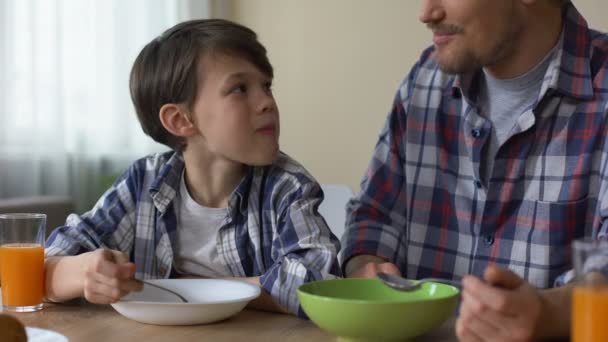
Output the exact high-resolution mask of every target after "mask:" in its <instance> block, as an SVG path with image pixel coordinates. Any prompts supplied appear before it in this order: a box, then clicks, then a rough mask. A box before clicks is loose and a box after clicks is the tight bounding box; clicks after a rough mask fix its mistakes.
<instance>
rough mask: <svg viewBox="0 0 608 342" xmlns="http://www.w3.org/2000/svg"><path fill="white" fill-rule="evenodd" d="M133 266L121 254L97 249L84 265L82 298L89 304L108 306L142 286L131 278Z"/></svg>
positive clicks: (139, 289) (91, 253) (133, 271)
mask: <svg viewBox="0 0 608 342" xmlns="http://www.w3.org/2000/svg"><path fill="white" fill-rule="evenodd" d="M134 274H135V264H134V263H132V262H129V258H128V257H127V256H126V255H125V254H124V253H122V252H119V251H114V250H109V249H103V248H101V249H98V250H96V251H93V252H90V254H89V255H88V256H87V262H86V264H85V277H84V298H86V299H87V300H88V301H89V302H91V303H96V304H110V303H114V302H116V301H118V300H119V299H120V298H122V297H123V296H125V295H127V294H128V293H129V292H131V291H141V290H142V288H143V284H142V283H141V282H140V281H137V280H135V279H134V278H133V276H134Z"/></svg>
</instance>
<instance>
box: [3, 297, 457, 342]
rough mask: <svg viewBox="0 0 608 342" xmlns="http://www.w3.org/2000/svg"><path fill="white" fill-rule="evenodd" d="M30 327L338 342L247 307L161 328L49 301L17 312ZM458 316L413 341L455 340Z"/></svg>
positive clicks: (123, 337) (309, 326)
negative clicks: (220, 317) (207, 320)
mask: <svg viewBox="0 0 608 342" xmlns="http://www.w3.org/2000/svg"><path fill="white" fill-rule="evenodd" d="M12 315H14V316H15V317H17V318H18V319H19V320H20V321H21V322H23V324H25V325H27V326H33V327H39V328H45V329H50V330H55V331H58V332H60V333H62V334H64V335H65V336H67V337H68V338H69V339H70V341H71V342H79V341H87V342H96V341H111V342H121V341H136V342H154V341H170V342H180V341H201V340H203V339H204V340H205V341H247V342H254V341H264V342H267V341H286V342H289V341H314V342H324V341H332V342H333V341H335V340H336V337H335V336H332V335H330V334H328V333H326V332H324V331H323V330H321V329H319V328H318V327H317V326H316V325H314V323H312V322H310V321H307V320H303V319H299V318H297V317H294V316H290V315H283V314H275V313H267V312H262V311H253V310H244V311H242V312H241V313H239V314H238V315H236V316H234V317H232V318H230V319H227V320H225V321H222V322H218V323H214V324H207V325H194V326H157V325H148V324H143V323H138V322H135V321H132V320H130V319H127V318H125V317H123V316H122V315H120V314H119V313H118V312H116V311H114V309H112V307H111V306H109V305H94V304H89V303H87V302H85V301H84V300H75V301H72V302H69V303H66V304H45V308H44V309H43V310H41V311H38V312H33V313H14V314H12ZM454 321H455V318H450V319H449V320H448V321H446V322H445V323H444V324H443V325H442V326H441V327H440V328H439V329H437V330H435V331H433V332H431V333H429V334H427V335H425V336H423V337H420V338H418V339H416V340H415V341H437V342H442V341H456V338H455V335H454Z"/></svg>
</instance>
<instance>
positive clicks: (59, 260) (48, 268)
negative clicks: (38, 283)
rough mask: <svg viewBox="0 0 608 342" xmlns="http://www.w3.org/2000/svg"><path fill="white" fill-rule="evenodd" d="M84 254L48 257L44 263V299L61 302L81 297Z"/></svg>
mask: <svg viewBox="0 0 608 342" xmlns="http://www.w3.org/2000/svg"><path fill="white" fill-rule="evenodd" d="M85 258H86V253H85V254H81V255H76V256H60V257H48V258H46V260H45V261H44V269H45V273H46V275H45V287H46V298H47V299H48V300H50V301H53V302H63V301H66V300H70V299H73V298H77V297H81V296H82V295H83V291H84V290H83V288H84V272H85V269H84V266H83V265H84V264H85V263H84V262H83V260H84V259H85Z"/></svg>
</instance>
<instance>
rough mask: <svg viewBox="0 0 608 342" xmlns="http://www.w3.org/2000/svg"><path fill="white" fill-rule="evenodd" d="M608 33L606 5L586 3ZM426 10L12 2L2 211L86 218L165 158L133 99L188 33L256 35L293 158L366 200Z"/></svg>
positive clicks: (320, 3) (0, 12)
mask: <svg viewBox="0 0 608 342" xmlns="http://www.w3.org/2000/svg"><path fill="white" fill-rule="evenodd" d="M574 3H575V5H576V6H577V8H578V9H579V10H580V11H581V12H582V13H583V15H584V16H586V18H587V20H588V21H589V24H590V25H591V26H592V27H595V28H597V29H600V30H602V31H606V30H608V19H607V17H606V15H605V14H606V13H608V1H606V0H575V1H574ZM420 4H421V0H415V1H412V0H382V1H377V0H306V1H302V0H300V1H298V0H104V1H101V0H0V82H1V84H2V85H3V87H2V91H1V92H0V200H2V199H10V198H18V197H24V196H38V195H53V196H65V197H69V198H71V199H72V200H73V203H74V205H75V207H76V210H77V211H78V212H82V211H84V210H86V209H88V208H90V206H91V205H92V204H93V203H94V202H95V201H96V199H97V198H98V196H99V195H100V194H101V192H102V191H103V190H104V189H105V188H107V186H109V184H111V182H112V181H113V180H114V178H115V177H116V175H117V174H119V173H121V172H122V171H123V170H124V169H125V168H126V167H127V166H128V165H129V164H130V163H131V162H132V161H133V160H135V159H137V158H140V157H142V156H144V155H145V154H147V153H151V152H156V151H165V150H167V148H165V147H164V146H162V145H157V144H155V143H153V142H152V140H151V139H150V138H148V137H147V136H145V135H144V134H143V133H142V131H141V129H140V127H139V123H138V122H137V119H136V117H135V114H134V110H133V106H132V104H131V101H130V98H129V91H128V75H129V70H130V68H131V64H132V63H133V60H134V59H135V56H136V55H137V53H138V52H139V50H140V49H141V48H142V47H143V46H144V45H145V44H146V43H147V42H148V41H150V40H151V39H152V38H154V37H156V36H157V35H159V34H160V33H161V32H162V31H164V30H165V29H167V28H169V27H170V26H172V25H174V24H175V23H177V22H180V21H183V20H187V19H191V18H208V17H220V18H226V19H231V20H235V21H237V22H240V23H242V24H245V25H247V26H249V27H251V28H252V29H253V30H255V31H256V32H257V33H258V35H259V38H260V41H261V42H262V43H263V44H264V45H265V46H266V48H267V49H268V51H269V57H270V61H271V63H272V64H273V65H274V67H275V75H276V77H275V82H274V92H275V97H276V99H277V102H278V104H279V108H280V112H281V149H282V150H283V151H285V152H286V153H288V154H290V155H291V156H292V157H294V158H295V159H297V160H298V161H300V162H301V163H303V164H304V166H306V167H307V168H308V170H309V171H310V172H311V173H312V174H313V175H314V176H315V177H316V178H317V180H318V181H319V182H321V183H341V184H346V185H348V186H349V187H351V188H352V189H353V190H354V191H357V190H358V184H359V180H360V178H361V176H362V175H363V173H364V171H365V168H366V166H367V163H368V161H369V158H370V156H371V153H372V150H373V147H374V144H375V143H376V139H377V137H378V133H379V131H380V129H381V127H382V125H383V122H384V119H385V117H386V114H387V113H388V110H389V108H390V105H391V101H392V98H393V96H394V92H395V90H396V87H397V86H398V84H399V82H400V81H401V79H402V78H403V77H404V76H405V75H406V73H407V72H408V71H409V69H410V68H411V66H412V65H413V63H414V62H415V61H416V59H417V58H418V56H419V54H420V52H421V51H422V49H424V48H425V47H427V46H428V45H429V44H430V40H431V35H430V33H429V32H428V30H427V29H426V28H425V26H424V25H422V24H420V23H419V22H418V19H417V13H418V9H419V6H420Z"/></svg>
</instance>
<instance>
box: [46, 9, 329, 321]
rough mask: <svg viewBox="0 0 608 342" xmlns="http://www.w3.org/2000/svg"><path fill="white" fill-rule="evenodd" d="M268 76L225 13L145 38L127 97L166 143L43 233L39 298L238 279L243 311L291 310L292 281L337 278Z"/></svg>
mask: <svg viewBox="0 0 608 342" xmlns="http://www.w3.org/2000/svg"><path fill="white" fill-rule="evenodd" d="M272 77H273V69H272V66H271V65H270V63H269V61H268V59H267V56H266V50H265V48H264V47H263V46H262V45H261V44H260V43H259V42H258V41H257V37H256V34H255V33H254V32H253V31H251V30H250V29H248V28H246V27H243V26H241V25H238V24H235V23H232V22H229V21H225V20H218V19H213V20H193V21H188V22H184V23H181V24H178V25H176V26H174V27H173V28H171V29H169V30H167V31H166V32H164V33H163V34H162V35H161V36H160V37H158V38H156V39H154V40H153V41H151V42H150V43H149V44H148V45H146V46H145V47H144V48H143V50H142V51H141V52H140V54H139V56H138V57H137V59H136V60H135V63H134V65H133V69H132V71H131V77H130V89H131V97H132V100H133V103H134V105H135V109H136V111H137V115H138V118H139V121H140V123H141V126H142V128H143V130H144V132H145V133H146V134H148V135H149V136H150V137H152V138H153V139H154V140H156V141H157V142H160V143H163V144H165V145H167V146H169V147H171V148H172V149H173V150H174V151H172V152H169V153H165V154H156V155H152V156H148V157H146V158H143V159H140V160H138V161H136V162H135V163H134V164H133V165H132V166H131V167H130V169H129V170H128V171H126V172H125V174H123V175H122V176H121V177H120V178H119V179H118V180H117V181H116V183H115V184H114V185H113V186H112V187H111V188H110V189H109V190H107V191H106V193H105V194H104V195H103V196H102V198H101V199H100V200H99V201H98V203H97V204H96V205H95V207H94V208H93V209H92V210H91V211H89V212H87V213H85V214H83V215H82V216H77V215H70V216H69V217H68V219H67V222H66V225H65V226H63V227H60V228H58V229H56V230H55V231H54V232H53V234H52V235H51V236H50V237H49V239H48V241H47V246H46V255H47V259H46V262H45V266H46V272H47V273H46V294H47V298H48V299H49V300H52V301H64V300H68V299H71V298H75V297H79V296H84V297H85V298H86V299H87V300H89V301H91V302H94V303H112V302H114V301H117V300H118V299H120V298H121V297H122V296H124V295H126V294H127V293H129V292H131V291H138V290H140V289H141V288H142V284H141V282H139V281H138V280H137V279H148V278H169V277H179V276H196V277H210V278H237V279H243V280H246V281H249V282H251V283H254V284H257V285H259V286H261V287H262V289H263V291H262V296H261V297H260V298H259V299H258V300H257V301H254V302H253V303H252V306H253V307H258V308H261V309H267V310H275V311H283V310H287V311H289V312H291V313H295V314H299V315H302V312H301V310H300V308H299V304H298V301H297V297H296V289H297V288H298V286H299V285H301V284H302V283H304V282H308V281H313V280H320V279H324V278H331V277H333V275H339V269H338V267H337V263H336V253H337V251H338V249H339V242H338V241H337V239H336V238H335V237H334V236H333V235H332V234H331V232H330V231H329V228H328V227H327V224H326V223H325V221H324V219H323V218H322V217H321V216H320V215H319V214H318V212H317V207H318V205H319V203H320V202H321V201H322V198H323V195H322V192H321V190H320V187H319V185H318V184H317V183H316V181H315V180H314V179H313V178H312V177H311V176H310V175H309V174H308V173H307V172H306V170H305V169H304V168H303V167H302V166H300V165H299V164H298V163H296V162H295V161H293V160H292V159H291V158H289V157H288V156H287V155H285V154H283V153H281V152H280V151H279V143H278V137H279V116H278V109H277V106H276V103H275V100H274V98H273V95H272V92H271V83H272ZM270 299H272V300H270ZM277 304H278V305H277Z"/></svg>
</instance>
